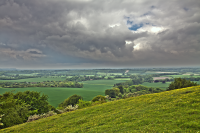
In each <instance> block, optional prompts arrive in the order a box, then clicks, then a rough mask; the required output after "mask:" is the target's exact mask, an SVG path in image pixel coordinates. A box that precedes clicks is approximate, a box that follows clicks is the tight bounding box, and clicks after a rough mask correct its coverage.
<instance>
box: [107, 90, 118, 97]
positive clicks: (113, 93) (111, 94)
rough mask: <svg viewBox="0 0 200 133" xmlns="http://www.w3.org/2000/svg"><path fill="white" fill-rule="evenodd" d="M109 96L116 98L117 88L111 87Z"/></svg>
mask: <svg viewBox="0 0 200 133" xmlns="http://www.w3.org/2000/svg"><path fill="white" fill-rule="evenodd" d="M109 96H110V97H111V98H116V93H115V90H113V89H111V90H110V94H109Z"/></svg>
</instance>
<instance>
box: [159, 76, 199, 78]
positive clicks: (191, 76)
mask: <svg viewBox="0 0 200 133" xmlns="http://www.w3.org/2000/svg"><path fill="white" fill-rule="evenodd" d="M161 77H173V78H191V77H194V78H197V77H200V76H199V75H195V76H190V75H163V76H161Z"/></svg>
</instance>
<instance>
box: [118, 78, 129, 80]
mask: <svg viewBox="0 0 200 133" xmlns="http://www.w3.org/2000/svg"><path fill="white" fill-rule="evenodd" d="M115 80H130V78H115Z"/></svg>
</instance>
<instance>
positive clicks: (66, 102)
mask: <svg viewBox="0 0 200 133" xmlns="http://www.w3.org/2000/svg"><path fill="white" fill-rule="evenodd" d="M79 99H83V97H82V96H79V95H76V94H74V95H72V96H70V97H69V98H67V99H65V100H64V101H63V102H62V103H60V104H59V105H58V106H59V107H67V106H68V105H72V106H74V105H75V104H78V102H79Z"/></svg>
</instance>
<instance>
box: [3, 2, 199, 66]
mask: <svg viewBox="0 0 200 133" xmlns="http://www.w3.org/2000/svg"><path fill="white" fill-rule="evenodd" d="M199 57H200V1H199V0H190V1H183V0H174V1H166V0H151V1H149V0H1V1H0V61H1V63H0V67H16V68H36V67H38V68H92V67H138V66H143V67H144V66H146V67H148V66H199V65H200V58H199Z"/></svg>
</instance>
